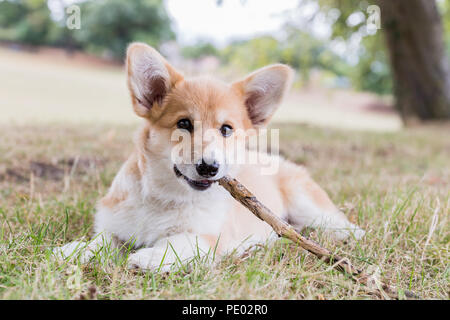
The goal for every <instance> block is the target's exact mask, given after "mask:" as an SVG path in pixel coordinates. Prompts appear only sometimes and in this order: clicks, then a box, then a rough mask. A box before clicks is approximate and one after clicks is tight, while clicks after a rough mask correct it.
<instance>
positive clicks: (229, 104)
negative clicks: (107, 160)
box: [127, 43, 292, 190]
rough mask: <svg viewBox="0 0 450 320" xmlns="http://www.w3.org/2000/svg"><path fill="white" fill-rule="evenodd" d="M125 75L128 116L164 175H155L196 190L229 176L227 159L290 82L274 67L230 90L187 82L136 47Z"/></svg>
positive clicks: (214, 83) (285, 71)
mask: <svg viewBox="0 0 450 320" xmlns="http://www.w3.org/2000/svg"><path fill="white" fill-rule="evenodd" d="M127 73H128V87H129V90H130V93H131V100H132V103H133V108H134V112H135V113H136V114H137V115H138V116H140V117H143V118H145V119H146V120H147V121H148V123H149V127H150V130H149V134H148V135H147V137H145V138H144V142H143V143H144V144H145V150H147V151H146V152H148V153H149V154H150V155H152V159H154V161H159V162H160V164H161V163H163V165H162V167H163V168H164V170H168V171H167V172H161V175H166V176H168V175H171V176H173V177H177V178H178V180H179V181H180V183H181V184H183V185H186V186H190V187H192V188H193V189H196V190H206V189H207V188H209V186H210V185H211V184H212V182H213V181H215V180H217V179H219V178H221V177H222V176H223V175H225V174H227V173H228V172H229V170H231V168H232V167H233V164H232V162H233V161H230V159H235V152H236V150H238V149H239V146H242V144H244V143H245V138H246V136H247V135H248V133H249V132H255V129H258V128H261V127H264V126H265V125H266V124H267V123H268V121H269V120H270V118H271V117H272V115H273V114H274V112H275V110H276V109H277V107H278V105H279V104H280V102H281V100H282V98H283V95H284V94H285V92H286V91H287V89H288V87H289V85H290V79H291V77H292V70H291V69H290V68H289V67H288V66H286V65H281V64H276V65H271V66H268V67H265V68H262V69H260V70H257V71H255V72H253V73H251V74H250V75H248V76H247V77H245V78H244V79H242V80H240V81H236V82H234V83H232V84H226V83H223V82H221V81H218V80H214V79H211V78H203V77H197V78H191V79H187V78H184V77H183V75H181V73H179V72H178V71H177V70H175V68H174V67H172V66H171V65H170V64H169V63H168V62H167V61H166V60H165V59H164V58H163V57H162V56H161V55H160V54H159V53H158V52H157V51H156V50H154V49H153V48H151V47H149V46H148V45H146V44H142V43H133V44H131V45H130V46H129V48H128V52H127ZM237 146H238V147H237ZM186 182H187V183H186Z"/></svg>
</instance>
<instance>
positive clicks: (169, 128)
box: [63, 43, 364, 269]
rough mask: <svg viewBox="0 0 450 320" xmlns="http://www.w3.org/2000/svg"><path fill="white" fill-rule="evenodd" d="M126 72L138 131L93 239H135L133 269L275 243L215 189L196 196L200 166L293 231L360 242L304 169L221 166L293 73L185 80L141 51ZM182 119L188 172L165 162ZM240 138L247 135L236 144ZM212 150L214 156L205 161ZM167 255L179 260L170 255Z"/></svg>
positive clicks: (135, 50) (266, 229) (134, 48)
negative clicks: (186, 125) (187, 125)
mask: <svg viewBox="0 0 450 320" xmlns="http://www.w3.org/2000/svg"><path fill="white" fill-rule="evenodd" d="M127 70H128V87H129V89H130V94H131V101H132V104H133V109H134V112H135V113H136V114H137V115H138V116H140V117H142V118H143V119H144V122H145V123H144V126H143V127H142V128H141V130H140V131H139V132H138V135H137V136H136V140H135V146H136V147H135V150H134V152H133V153H132V155H131V156H130V158H129V159H128V160H127V162H126V163H125V164H124V166H123V167H122V168H121V170H120V172H119V173H118V174H117V176H116V178H115V179H114V181H113V184H112V186H111V188H110V191H109V192H108V194H107V195H106V196H105V197H104V198H103V199H102V200H101V201H100V202H99V206H98V211H97V214H96V221H95V232H96V233H97V234H102V235H104V237H106V238H101V239H107V237H112V238H114V237H116V238H117V239H119V240H120V241H122V242H127V241H129V240H130V239H133V243H135V246H136V247H142V248H141V249H139V250H138V251H137V252H136V253H133V254H131V255H130V257H129V265H130V266H133V267H134V266H138V267H140V268H144V269H154V268H155V267H159V266H160V262H161V259H162V258H166V259H167V260H168V264H169V265H170V264H172V263H174V262H175V261H176V260H177V259H183V260H184V259H190V258H192V257H193V256H195V255H196V254H197V252H200V251H201V252H203V253H204V254H206V253H207V252H211V249H212V250H214V249H215V248H216V245H217V254H218V255H220V254H224V253H227V252H231V251H233V250H234V249H237V250H239V251H242V250H246V249H247V248H248V247H249V246H250V245H252V244H254V243H258V242H265V241H267V240H268V239H272V238H273V236H274V233H273V230H272V229H271V228H270V226H269V225H268V224H266V223H265V222H263V221H261V220H259V219H258V218H256V217H255V216H254V215H253V214H252V213H250V212H249V211H248V210H247V209H246V208H244V207H243V206H242V205H241V204H240V203H238V202H236V201H235V200H234V199H233V198H231V196H230V195H229V194H227V193H226V191H225V190H224V189H222V188H221V187H220V186H218V184H216V183H211V180H209V184H208V185H207V187H208V189H205V190H203V191H199V190H198V185H193V184H192V181H195V182H196V183H200V184H202V183H203V182H204V179H205V178H204V175H200V172H199V169H198V164H199V163H201V161H203V160H204V158H205V157H218V158H214V159H213V160H217V161H220V166H219V167H220V170H222V171H220V170H219V171H218V173H215V177H214V178H211V179H212V180H216V179H219V178H220V176H219V175H222V176H223V175H225V174H231V175H234V176H235V177H236V178H237V179H238V180H239V181H240V182H242V183H243V184H244V185H245V186H246V187H247V188H248V189H249V190H251V191H252V192H253V193H254V194H255V196H256V197H258V198H259V199H260V200H261V201H262V202H263V203H264V204H265V205H266V206H267V207H269V208H270V209H271V210H272V211H273V212H274V213H275V214H276V215H278V216H279V217H280V218H281V219H284V220H287V221H289V222H291V223H292V224H293V225H294V227H296V228H298V229H301V228H303V227H305V226H312V227H324V228H326V229H328V230H330V231H331V232H332V233H333V234H334V235H335V236H336V238H337V239H343V238H345V237H348V236H349V235H350V233H351V232H356V233H357V236H358V237H360V236H362V234H363V233H364V232H363V231H362V230H361V229H359V228H358V227H357V226H355V225H353V224H351V223H350V222H348V220H347V219H346V218H345V216H344V215H343V214H342V213H341V212H340V211H339V210H338V209H337V208H336V207H335V206H334V205H333V203H332V202H331V200H330V199H329V197H328V195H327V194H326V193H325V192H324V191H323V190H322V189H321V188H320V187H319V186H318V185H317V184H316V183H315V182H314V181H313V180H312V179H311V178H310V177H309V175H308V173H307V172H306V170H305V169H304V168H302V167H299V166H297V165H295V164H293V163H290V162H288V161H286V160H283V159H281V158H279V157H277V156H271V155H267V154H262V153H259V154H258V155H259V156H260V157H262V159H265V160H269V162H270V163H275V162H276V163H279V169H278V171H277V172H274V173H271V174H262V170H261V169H262V164H261V163H256V164H249V163H246V164H229V163H228V162H227V161H225V156H224V154H227V152H230V150H229V149H227V148H231V147H233V150H234V146H232V145H230V144H227V143H226V142H227V141H238V142H239V143H243V142H244V141H246V140H245V139H246V138H247V137H248V135H252V134H255V131H256V130H253V132H250V133H249V132H248V130H249V129H259V128H261V127H263V126H264V125H266V124H267V122H268V121H269V120H270V118H271V117H272V115H273V113H274V112H275V110H276V109H277V107H278V105H279V104H280V102H281V100H282V98H283V96H284V94H285V92H286V91H287V89H288V87H289V85H290V81H291V78H292V71H291V69H290V68H289V67H288V66H285V65H272V66H268V67H265V68H262V69H260V70H258V71H256V72H254V73H252V74H250V75H249V76H247V77H246V78H244V79H242V80H239V81H237V82H234V83H232V84H226V83H224V82H221V81H219V80H215V79H212V78H208V77H196V78H185V77H183V76H182V75H181V73H179V72H178V71H176V70H175V69H174V68H173V67H172V66H170V64H169V63H168V62H167V61H166V60H165V59H164V58H163V57H162V56H161V55H160V54H159V53H158V52H157V51H156V50H154V49H153V48H151V47H149V46H147V45H145V44H140V43H138V44H132V45H131V46H130V47H129V49H128V52H127ZM181 119H189V120H190V121H191V122H192V123H194V128H193V130H191V132H188V131H186V130H184V133H187V134H189V135H190V141H189V140H188V142H190V143H191V145H192V146H194V147H195V146H196V144H197V143H199V144H201V146H202V147H203V148H201V149H202V151H201V152H200V158H198V159H194V160H195V161H192V162H190V163H187V164H185V163H179V162H175V161H174V160H173V159H172V155H171V151H173V148H174V147H175V146H176V145H177V144H178V141H172V140H173V139H172V134H173V132H174V131H175V130H176V129H177V122H178V121H179V120H181ZM198 124H201V126H200V127H201V128H202V130H204V131H206V130H210V132H212V133H213V136H214V138H215V141H214V142H210V141H209V139H207V137H206V136H204V134H205V133H204V132H202V134H203V135H200V132H199V129H198V127H197V125H198ZM223 125H229V126H231V127H232V128H233V130H234V131H233V134H232V135H231V136H229V137H224V136H222V134H221V133H220V129H221V127H222V126H223ZM239 130H241V131H242V132H243V131H246V132H245V134H243V135H239V134H238V133H237V132H238V131H239ZM246 135H247V136H246ZM197 138H200V139H197ZM216 140H217V141H216ZM209 146H211V148H213V152H210V151H205V150H206V149H208V148H207V147H209ZM203 149H204V150H203ZM192 153H193V154H194V152H192ZM231 153H232V152H231ZM253 154H254V153H253ZM264 162H266V161H264ZM179 166H180V167H179ZM175 168H176V169H177V170H178V171H176V170H175ZM102 241H103V240H102ZM169 244H170V246H169ZM89 246H90V247H89V248H90V249H89V250H91V248H94V244H92V245H91V244H90V245H89ZM74 247H76V245H74V244H68V245H67V246H66V247H65V249H64V248H63V251H64V252H65V251H67V253H69V251H70V250H73V248H74ZM169 247H170V249H171V250H172V249H173V250H175V251H178V253H177V254H172V253H170V252H169V253H168V252H167V249H168V248H169ZM195 247H197V249H199V250H197V249H196V248H195ZM166 254H167V255H166ZM88 256H89V254H87V255H86V257H88Z"/></svg>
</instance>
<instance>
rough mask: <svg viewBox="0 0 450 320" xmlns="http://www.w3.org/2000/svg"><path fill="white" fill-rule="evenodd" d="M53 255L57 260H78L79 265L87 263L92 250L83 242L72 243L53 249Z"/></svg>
mask: <svg viewBox="0 0 450 320" xmlns="http://www.w3.org/2000/svg"><path fill="white" fill-rule="evenodd" d="M53 254H54V255H55V256H56V257H57V258H59V259H67V258H70V259H71V260H74V259H77V258H79V259H80V262H81V263H87V262H88V261H89V260H90V259H91V258H92V257H93V256H94V253H93V252H92V248H91V247H90V246H89V245H88V243H87V242H84V241H73V242H70V243H68V244H66V245H64V246H62V247H57V248H54V249H53Z"/></svg>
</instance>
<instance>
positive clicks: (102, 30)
mask: <svg viewBox="0 0 450 320" xmlns="http://www.w3.org/2000/svg"><path fill="white" fill-rule="evenodd" d="M80 5H81V12H82V27H81V29H80V30H76V31H75V32H74V37H75V39H76V40H77V41H78V42H79V43H80V44H81V45H82V47H83V48H84V49H86V50H87V51H90V52H93V53H99V54H104V53H108V54H109V55H110V56H111V57H112V58H115V59H118V60H119V59H123V57H124V56H125V52H126V47H127V45H128V44H129V43H130V42H132V41H142V42H146V43H148V44H150V45H153V46H158V45H159V44H160V43H161V42H163V41H167V40H171V39H173V38H174V37H175V34H174V33H173V31H172V28H171V23H170V19H169V16H168V15H167V12H166V10H165V7H164V4H163V1H162V0H133V1H123V0H96V1H92V0H91V1H87V2H84V3H81V4H80Z"/></svg>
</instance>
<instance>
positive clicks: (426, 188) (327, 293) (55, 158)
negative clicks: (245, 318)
mask: <svg viewBox="0 0 450 320" xmlns="http://www.w3.org/2000/svg"><path fill="white" fill-rule="evenodd" d="M0 56H1V57H3V58H5V59H1V58H0V69H1V72H0V81H1V82H0V136H1V137H2V139H0V217H1V218H0V299H155V298H156V299H174V298H177V299H380V298H383V297H380V296H377V295H373V294H371V293H370V292H369V291H368V290H366V289H365V288H364V287H363V286H359V285H358V284H355V283H353V282H352V281H351V280H350V279H349V278H347V277H346V276H344V275H342V274H340V273H339V272H337V271H334V270H333V269H332V267H331V266H329V265H326V264H324V263H323V262H321V261H318V260H317V259H316V258H315V257H314V256H312V255H311V254H309V253H307V252H305V251H303V250H302V249H300V248H298V247H297V246H296V245H294V244H293V243H290V242H288V241H286V240H279V241H278V242H277V243H276V244H275V245H274V246H261V247H257V248H255V251H253V252H250V253H248V254H245V255H243V256H237V255H230V256H227V257H225V258H224V259H223V260H221V261H219V264H218V265H217V267H216V268H208V267H207V266H205V265H202V264H197V265H195V267H194V268H193V269H192V270H179V271H177V272H174V273H171V274H152V273H144V272H140V271H136V270H128V269H127V268H126V263H125V260H124V259H120V258H117V259H110V260H108V261H106V262H104V261H99V260H98V259H94V261H92V262H91V263H90V264H87V265H80V264H77V263H73V262H61V261H57V260H55V259H54V258H53V256H52V254H51V249H52V248H54V247H55V246H60V245H62V244H65V243H67V242H69V241H72V240H75V239H79V238H82V237H89V236H90V235H91V232H92V221H93V214H94V207H95V204H96V202H97V201H98V199H99V198H100V197H101V196H102V195H104V194H105V192H106V191H107V188H108V187H109V185H110V183H111V181H112V179H113V177H114V175H115V174H116V172H117V170H118V169H119V167H120V166H121V164H122V163H123V161H125V159H126V158H127V156H128V155H129V153H130V151H131V150H132V137H133V133H134V132H135V130H136V128H137V127H138V121H137V120H136V118H135V117H134V116H133V114H132V112H131V107H130V105H129V102H128V99H127V95H126V87H125V82H124V81H125V79H124V74H123V70H122V69H121V68H120V67H119V68H117V67H116V66H109V65H108V66H103V67H102V69H101V71H99V70H100V69H99V66H98V65H97V64H96V63H94V65H92V66H91V64H86V63H84V64H80V65H77V64H75V65H70V63H69V66H67V63H68V62H67V61H63V63H62V64H58V63H59V62H58V61H57V59H56V58H54V57H52V59H47V60H46V59H45V57H44V58H36V57H35V56H34V55H33V54H31V53H30V54H23V53H14V52H10V51H2V50H0ZM63 60H64V59H63ZM302 97H305V95H303V96H296V95H295V94H294V95H292V96H291V97H289V99H288V104H287V107H286V106H285V108H284V110H285V113H281V115H279V116H278V117H277V118H276V119H275V120H276V121H278V122H276V123H274V124H273V125H272V127H273V128H281V132H280V139H281V147H280V149H281V153H282V154H283V155H284V156H285V157H287V158H288V159H290V160H292V161H294V162H296V163H299V164H302V165H304V166H306V167H307V168H308V169H309V171H310V173H311V175H312V176H313V178H314V179H315V180H316V181H317V182H318V183H319V184H320V185H321V186H322V187H323V188H324V189H325V190H326V191H327V192H328V193H329V195H330V197H331V198H332V200H333V201H334V202H335V203H336V204H337V205H338V206H339V207H340V208H341V209H342V210H343V211H344V212H345V214H347V215H348V216H349V218H350V220H351V221H352V222H355V223H357V224H358V225H359V226H361V227H362V228H364V229H365V230H366V232H367V233H366V236H365V237H364V238H363V239H361V240H360V241H356V240H354V239H350V240H349V241H348V242H346V243H342V242H341V243H339V242H333V241H331V240H330V239H328V238H326V237H324V236H323V235H321V234H320V233H317V232H314V231H312V232H310V233H309V236H310V237H312V238H313V239H314V240H316V241H318V242H320V243H321V244H322V245H323V246H325V247H327V248H329V249H331V250H332V251H334V252H337V253H339V254H340V255H342V256H344V257H348V258H349V259H350V260H351V261H353V263H354V264H356V265H357V266H358V267H360V268H364V269H366V270H368V271H369V272H378V273H379V277H380V278H381V279H382V280H384V281H386V282H389V283H391V284H392V285H395V286H398V287H399V288H401V289H408V290H412V291H414V292H416V293H417V294H419V295H420V296H421V297H422V298H425V299H449V292H450V290H449V289H450V288H449V276H450V269H449V261H450V260H449V229H448V217H449V210H450V139H448V137H449V135H450V134H449V133H450V127H449V126H448V125H446V124H442V125H428V126H421V127H416V128H409V129H401V130H400V128H399V127H398V126H394V125H392V126H391V125H388V126H386V125H385V124H383V123H384V121H386V123H388V122H389V121H392V123H394V122H395V121H397V120H395V117H394V116H392V114H391V115H388V116H387V117H381V115H377V117H378V118H377V119H376V120H374V119H372V118H371V119H370V123H371V125H367V127H368V129H374V128H377V129H376V130H372V132H364V131H355V130H348V129H360V128H357V127H358V126H356V128H355V127H352V128H346V130H344V129H342V128H341V129H337V128H334V129H330V128H329V124H330V123H333V119H334V122H340V120H341V119H342V117H339V115H342V113H341V112H344V111H342V110H340V111H336V110H335V111H334V113H332V116H330V115H329V114H328V113H327V112H325V113H322V117H319V116H318V114H316V115H315V116H314V117H311V118H310V119H309V120H311V121H309V122H312V123H315V122H314V121H312V120H314V119H318V120H320V121H318V124H319V125H322V127H319V126H316V125H309V124H304V123H303V122H304V121H301V120H302V117H303V116H305V115H306V113H302V112H301V111H299V112H298V113H296V116H295V117H292V118H293V119H294V120H295V119H297V120H298V121H297V120H296V121H292V120H293V119H288V118H289V115H291V113H290V112H287V111H286V110H291V111H292V110H293V108H295V106H294V105H295V104H296V105H301V106H305V105H310V104H314V103H313V101H312V100H302ZM344 100H345V99H344ZM321 103H322V104H323V103H324V102H323V101H322V102H321ZM358 105H359V103H358ZM310 109H315V107H314V108H310ZM297 111H298V110H297ZM322 111H324V110H322ZM325 111H327V110H325ZM351 111H352V112H353V113H355V112H356V111H355V110H353V109H351ZM308 112H309V111H308ZM311 112H313V111H311ZM353 113H352V116H355V115H354V114H353ZM311 114H312V113H311ZM346 114H350V113H349V110H347V113H346ZM344 118H345V117H344ZM299 119H300V120H299ZM324 119H326V121H325V120H324ZM358 119H362V118H352V121H347V123H349V124H350V123H355V122H358ZM365 119H366V120H367V121H369V120H368V118H365ZM286 120H291V121H289V123H287V122H284V121H286ZM322 120H324V122H321V121H322ZM361 121H362V120H361ZM364 121H365V120H364ZM344 122H345V121H344ZM324 126H325V127H324ZM337 127H340V126H339V125H338V126H337ZM260 200H261V201H262V202H264V199H260Z"/></svg>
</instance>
